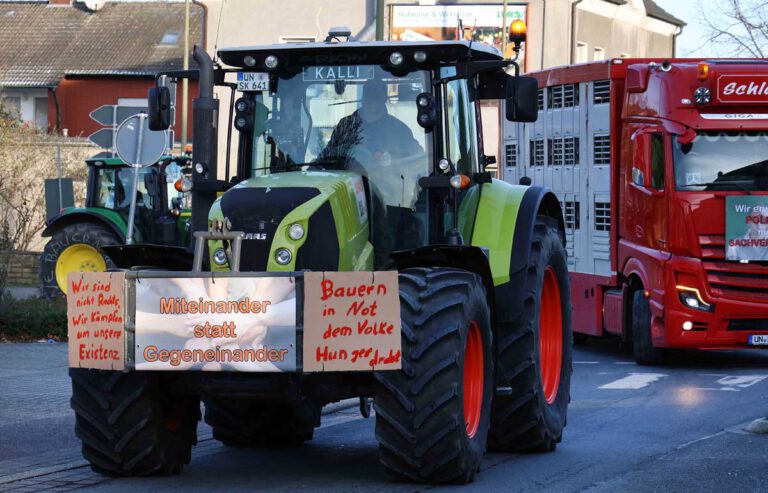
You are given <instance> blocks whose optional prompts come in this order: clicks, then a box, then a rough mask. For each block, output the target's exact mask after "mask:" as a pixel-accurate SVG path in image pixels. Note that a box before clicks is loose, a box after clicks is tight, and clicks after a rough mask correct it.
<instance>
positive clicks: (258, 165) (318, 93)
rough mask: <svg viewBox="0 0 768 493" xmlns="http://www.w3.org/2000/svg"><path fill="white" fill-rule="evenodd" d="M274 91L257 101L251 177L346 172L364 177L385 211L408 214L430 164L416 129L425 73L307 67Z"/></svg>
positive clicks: (427, 145)
mask: <svg viewBox="0 0 768 493" xmlns="http://www.w3.org/2000/svg"><path fill="white" fill-rule="evenodd" d="M273 89H274V92H272V91H270V92H266V91H265V92H259V93H256V94H255V96H254V106H255V108H254V112H253V113H254V115H255V116H254V121H253V132H254V134H253V135H254V140H253V156H254V158H253V172H254V174H262V173H270V172H271V173H275V172H281V171H296V170H297V169H300V168H301V167H304V166H310V167H315V168H321V169H346V170H350V171H355V172H358V173H360V174H362V175H364V176H367V177H368V178H369V179H370V182H371V184H372V185H373V187H374V189H375V190H376V191H377V192H378V194H379V195H380V197H381V198H382V200H383V201H384V202H385V203H386V204H387V205H394V206H399V207H409V208H410V207H413V205H414V203H415V202H416V199H417V197H418V192H419V190H418V179H419V178H420V177H422V176H425V175H428V174H429V172H430V163H431V162H432V161H431V160H430V159H429V157H430V156H429V154H430V152H431V148H432V145H431V141H430V139H431V134H427V133H426V132H425V130H424V129H423V128H421V127H420V126H419V125H418V123H417V121H416V115H417V107H416V96H418V95H419V94H420V93H422V92H428V91H429V73H428V72H427V71H416V72H411V73H408V74H407V75H403V76H398V75H395V74H392V73H390V72H388V71H386V70H385V69H384V68H382V67H379V66H374V65H351V66H311V67H305V68H304V69H303V70H302V71H300V72H298V73H297V74H295V75H293V76H291V77H288V78H280V79H279V80H277V84H276V87H274V84H273Z"/></svg>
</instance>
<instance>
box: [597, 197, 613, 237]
mask: <svg viewBox="0 0 768 493" xmlns="http://www.w3.org/2000/svg"><path fill="white" fill-rule="evenodd" d="M610 230H611V204H610V203H609V202H595V231H610Z"/></svg>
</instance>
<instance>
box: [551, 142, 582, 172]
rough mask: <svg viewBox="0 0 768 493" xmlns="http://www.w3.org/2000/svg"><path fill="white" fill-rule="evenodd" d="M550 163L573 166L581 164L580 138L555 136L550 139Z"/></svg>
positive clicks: (552, 164)
mask: <svg viewBox="0 0 768 493" xmlns="http://www.w3.org/2000/svg"><path fill="white" fill-rule="evenodd" d="M547 144H548V146H549V165H550V166H561V165H566V166H571V165H574V164H579V138H578V137H555V138H554V139H549V141H548V143H547Z"/></svg>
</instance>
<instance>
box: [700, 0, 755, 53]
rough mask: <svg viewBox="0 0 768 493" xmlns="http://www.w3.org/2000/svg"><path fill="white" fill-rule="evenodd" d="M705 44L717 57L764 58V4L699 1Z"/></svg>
mask: <svg viewBox="0 0 768 493" xmlns="http://www.w3.org/2000/svg"><path fill="white" fill-rule="evenodd" d="M699 12H700V14H699V15H700V19H701V22H702V24H703V25H704V26H705V28H706V32H707V34H706V43H707V44H711V45H712V47H713V48H714V50H715V54H716V55H717V56H743V57H755V58H764V57H765V56H766V55H767V54H768V1H766V0H720V1H719V2H707V4H706V5H704V4H703V2H702V1H701V0H699Z"/></svg>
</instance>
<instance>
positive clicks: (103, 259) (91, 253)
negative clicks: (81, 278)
mask: <svg viewBox="0 0 768 493" xmlns="http://www.w3.org/2000/svg"><path fill="white" fill-rule="evenodd" d="M119 243H120V239H119V238H118V237H117V236H116V235H115V233H114V232H112V231H110V230H109V229H108V228H107V227H106V226H102V225H100V224H95V223H75V224H70V225H68V226H64V227H62V228H59V229H58V230H56V232H55V233H54V234H53V236H52V237H51V239H50V240H49V241H48V243H47V244H46V245H45V248H44V249H43V254H42V255H40V281H41V287H42V294H43V296H44V297H46V298H53V297H58V296H63V295H65V294H66V293H67V274H68V273H70V272H104V271H106V270H109V269H114V268H115V264H114V263H113V262H112V260H110V258H109V257H108V256H107V255H106V254H105V253H104V252H102V251H101V247H102V246H108V245H118V244H119Z"/></svg>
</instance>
